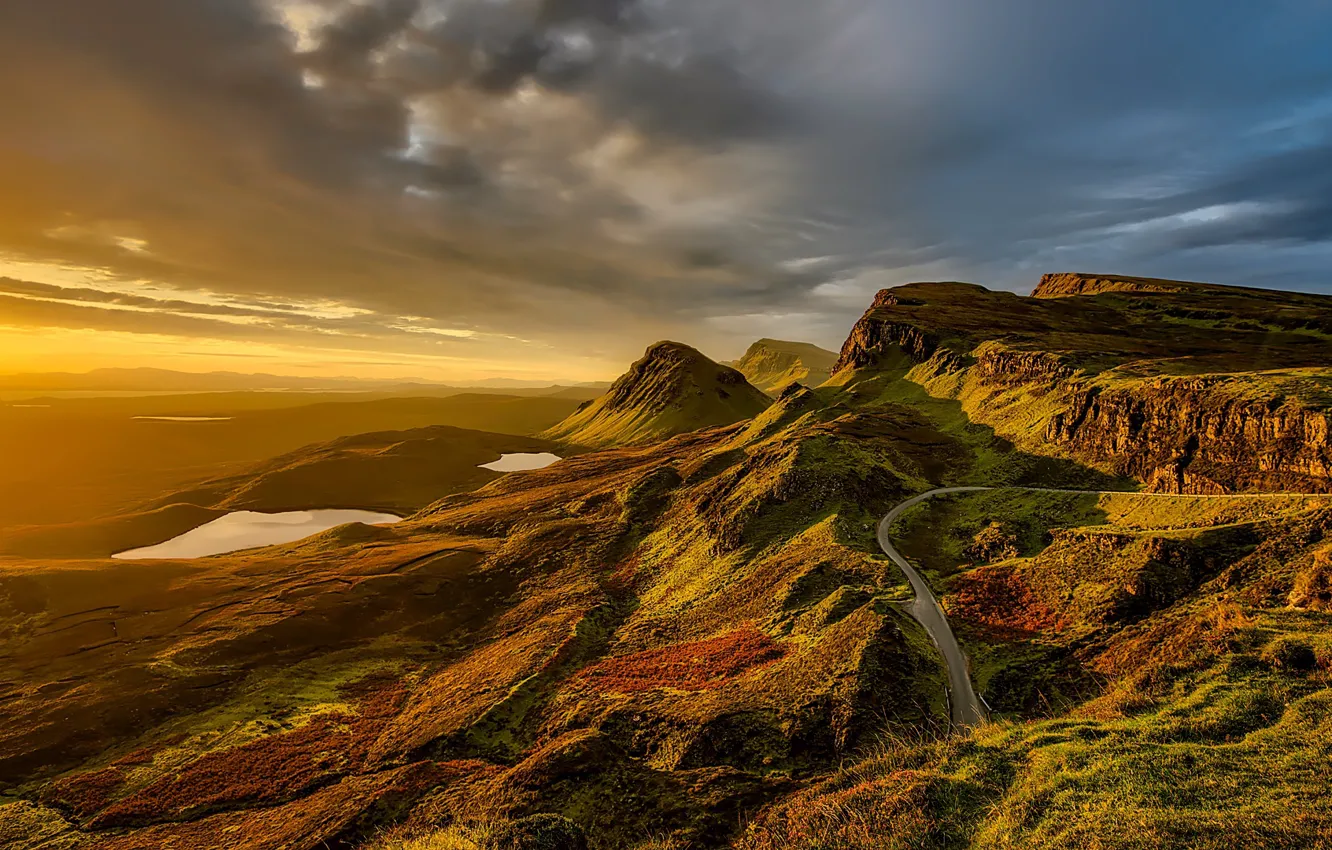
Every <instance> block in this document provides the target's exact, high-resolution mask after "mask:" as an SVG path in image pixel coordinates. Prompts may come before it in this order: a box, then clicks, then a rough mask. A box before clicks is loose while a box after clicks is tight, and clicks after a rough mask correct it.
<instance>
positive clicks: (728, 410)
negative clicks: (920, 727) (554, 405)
mask: <svg viewBox="0 0 1332 850" xmlns="http://www.w3.org/2000/svg"><path fill="white" fill-rule="evenodd" d="M771 402H772V400H771V399H770V398H768V396H766V395H764V394H763V392H762V391H761V390H758V389H756V388H755V387H753V386H752V385H750V383H749V382H748V381H746V380H745V376H744V375H742V374H740V372H738V371H736V370H735V369H732V368H731V367H729V366H722V365H720V364H718V363H714V362H713V361H712V360H709V359H708V358H707V357H705V356H704V355H703V354H701V353H699V352H698V351H697V350H695V349H693V348H690V347H689V346H687V345H684V344H683V343H679V342H658V343H655V344H654V345H652V346H650V347H649V348H648V350H647V351H646V352H645V353H644V354H643V357H642V358H641V359H639V360H638V361H636V362H635V363H634V364H633V365H632V366H630V367H629V371H628V372H626V373H624V374H623V375H621V376H620V377H619V378H618V379H616V381H615V383H613V384H611V387H610V389H609V390H607V391H606V394H605V395H603V396H601V397H600V398H597V399H595V400H593V401H591V402H587V403H585V404H584V405H582V406H581V407H580V408H579V409H578V410H577V411H575V412H574V413H573V414H571V415H570V416H569V417H568V418H567V419H565V420H564V421H563V422H561V423H560V424H558V425H556V426H555V427H553V428H551V429H549V430H548V431H545V432H544V433H542V434H541V435H540V436H542V437H544V438H546V439H550V440H560V441H564V442H568V443H573V444H575V445H580V446H592V447H605V446H628V445H639V444H643V443H650V442H654V441H656V440H662V439H665V438H666V437H670V436H672V435H675V434H681V433H684V432H686V431H694V430H697V429H699V428H710V427H715V426H718V425H730V424H732V423H734V422H739V421H740V420H742V419H749V418H751V417H753V416H756V415H758V414H759V413H762V412H763V411H764V410H765V409H766V408H767V407H768V405H769V404H770V403H771Z"/></svg>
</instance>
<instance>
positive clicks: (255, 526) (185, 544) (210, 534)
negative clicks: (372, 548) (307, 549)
mask: <svg viewBox="0 0 1332 850" xmlns="http://www.w3.org/2000/svg"><path fill="white" fill-rule="evenodd" d="M399 519H401V517H396V516H394V515H393V514H380V513H374V512H373V511H354V510H318V511H287V512H285V513H280V514H264V513H258V512H257V511H236V512H234V513H229V514H227V515H226V516H222V517H218V518H217V519H215V520H213V521H212V522H208V523H204V524H203V525H201V526H199V527H198V528H195V529H191V530H190V531H187V532H185V533H184V534H182V535H180V536H179V537H173V538H171V539H170V540H168V541H166V542H165V543H158V544H157V545H156V546H144V547H142V548H140V549H130V550H129V551H127V552H118V553H116V554H115V555H112V556H111V557H113V558H119V559H121V560H142V559H159V558H202V557H204V556H206V555H221V554H224V553H226V552H236V551H239V550H241V549H253V548H254V547H256V546H272V545H274V544H277V543H291V542H292V541H294V540H300V539H302V538H304V537H309V536H310V535H312V534H318V533H319V532H321V531H327V530H328V529H330V528H335V527H337V526H339V525H345V524H346V523H349V522H363V523H365V524H366V525H391V524H392V523H395V522H397V521H398V520H399Z"/></svg>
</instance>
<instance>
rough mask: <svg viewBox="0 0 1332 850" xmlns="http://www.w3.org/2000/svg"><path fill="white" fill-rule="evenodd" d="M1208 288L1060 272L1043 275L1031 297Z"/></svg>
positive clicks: (1153, 279)
mask: <svg viewBox="0 0 1332 850" xmlns="http://www.w3.org/2000/svg"><path fill="white" fill-rule="evenodd" d="M1207 288H1209V287H1208V285H1207V284H1200V283H1188V282H1185V281H1178V280H1157V279H1155V278H1150V277H1119V276H1107V275H1093V274H1083V273H1081V272H1060V273H1057V274H1047V275H1042V276H1041V282H1040V283H1038V284H1037V285H1036V288H1035V289H1033V290H1032V292H1031V295H1032V297H1033V298H1067V297H1069V296H1072V295H1099V294H1101V293H1103V292H1189V291H1192V290H1197V289H1207Z"/></svg>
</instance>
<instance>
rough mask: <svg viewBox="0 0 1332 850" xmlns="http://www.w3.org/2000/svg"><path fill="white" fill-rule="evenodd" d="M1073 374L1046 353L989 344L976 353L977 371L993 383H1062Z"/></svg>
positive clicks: (1055, 357)
mask: <svg viewBox="0 0 1332 850" xmlns="http://www.w3.org/2000/svg"><path fill="white" fill-rule="evenodd" d="M1074 371H1075V370H1074V368H1073V367H1072V366H1070V365H1069V364H1068V363H1066V362H1064V360H1063V358H1061V357H1059V356H1058V355H1056V354H1051V353H1049V352H1046V351H1018V350H1016V349H1012V348H1006V347H1004V346H1000V345H988V346H982V347H981V348H980V349H978V350H977V352H976V372H977V373H978V374H980V375H982V376H984V377H985V378H986V379H987V380H988V381H993V382H996V383H1003V384H1022V383H1035V382H1049V381H1062V380H1065V379H1067V378H1070V377H1072V376H1073V373H1074Z"/></svg>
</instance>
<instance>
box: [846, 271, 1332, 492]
mask: <svg viewBox="0 0 1332 850" xmlns="http://www.w3.org/2000/svg"><path fill="white" fill-rule="evenodd" d="M1329 323H1332V298H1326V297H1321V296H1313V295H1299V294H1291V293H1281V292H1272V291H1266V290H1251V289H1241V288H1235V287H1224V286H1218V285H1214V284H1191V283H1175V282H1172V281H1156V280H1151V281H1147V280H1140V279H1130V278H1106V277H1089V276H1077V275H1047V276H1046V277H1045V278H1044V279H1043V281H1042V284H1041V286H1040V287H1038V288H1037V297H1032V298H1022V297H1019V296H1017V295H1014V294H1012V293H1008V292H991V291H989V290H986V289H984V288H982V287H978V286H973V285H970V284H960V283H920V284H911V285H908V286H904V287H900V288H897V289H892V290H884V291H882V292H880V293H879V294H878V296H876V298H875V300H874V303H873V305H872V306H871V307H870V309H869V310H868V311H866V313H865V315H864V316H863V317H862V318H861V319H860V321H858V322H857V323H856V325H855V327H854V328H853V329H852V331H851V334H850V336H849V337H848V339H847V341H846V344H845V345H844V346H843V348H842V352H841V356H840V358H839V360H838V363H837V369H838V370H839V375H838V377H837V378H835V379H834V382H835V383H841V384H843V385H845V386H848V387H854V386H855V385H857V384H858V383H861V382H863V381H865V380H866V379H868V378H871V377H874V376H881V375H883V374H886V373H892V374H896V375H898V376H899V377H901V378H903V379H905V380H909V381H911V382H914V383H916V384H918V385H920V386H921V387H922V388H924V390H925V391H926V392H927V393H928V394H929V395H931V396H933V397H936V398H943V399H949V400H954V401H956V402H958V403H959V405H960V408H961V411H962V412H963V414H964V415H965V416H966V417H968V418H969V419H970V420H971V421H972V422H974V423H978V424H982V425H986V426H989V427H991V428H993V429H994V430H995V431H996V432H997V433H998V434H999V435H1000V436H1002V437H1004V438H1006V439H1008V440H1011V441H1012V442H1014V443H1015V444H1017V445H1018V446H1020V447H1021V448H1023V449H1025V450H1028V451H1032V452H1036V453H1040V454H1049V455H1063V456H1067V457H1070V458H1073V459H1076V460H1078V461H1081V462H1084V463H1089V464H1091V465H1093V466H1095V467H1097V468H1100V469H1103V470H1105V471H1108V472H1111V473H1113V474H1116V475H1123V476H1130V477H1133V478H1136V479H1139V480H1141V481H1143V482H1144V483H1146V484H1148V485H1149V486H1150V487H1151V488H1153V489H1156V490H1160V491H1166V492H1196V493H1205V492H1232V491H1241V490H1250V489H1261V490H1289V491H1313V492H1321V491H1325V490H1328V489H1332V443H1330V442H1329V410H1330V409H1332V333H1329V330H1328V329H1327V326H1328V325H1329Z"/></svg>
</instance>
